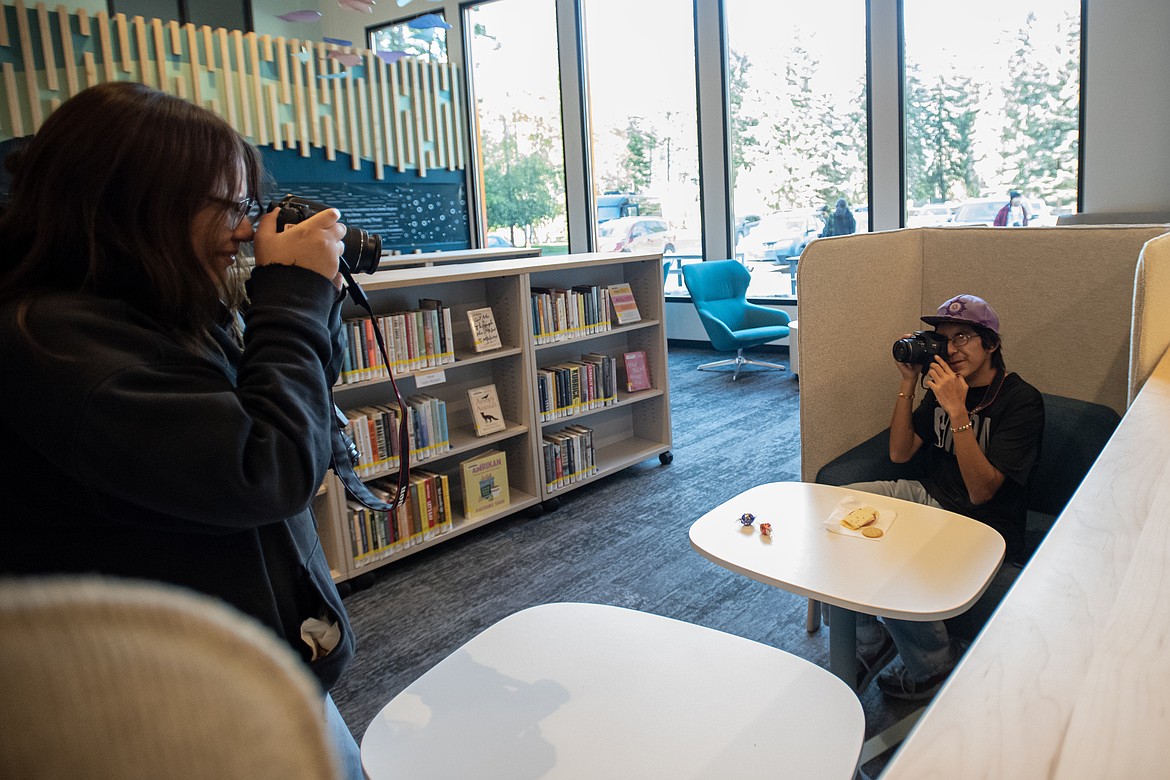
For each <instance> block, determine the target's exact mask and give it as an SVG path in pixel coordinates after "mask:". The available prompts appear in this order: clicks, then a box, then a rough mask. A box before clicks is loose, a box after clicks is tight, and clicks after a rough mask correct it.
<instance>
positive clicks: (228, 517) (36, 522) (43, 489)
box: [0, 82, 362, 780]
mask: <svg viewBox="0 0 1170 780" xmlns="http://www.w3.org/2000/svg"><path fill="white" fill-rule="evenodd" d="M7 164H8V166H9V169H10V171H11V172H12V183H11V192H10V201H9V204H8V206H7V208H6V209H5V210H4V212H3V214H2V215H0V362H2V363H3V365H4V366H5V381H4V382H3V383H0V442H3V444H2V445H0V446H2V448H3V452H4V462H5V463H6V464H8V465H7V466H6V467H5V468H4V469H3V470H2V471H0V503H2V504H3V506H4V520H3V529H4V543H3V544H0V574H4V575H21V574H53V573H82V572H87V573H98V574H104V575H111V576H117V577H126V578H131V579H145V580H156V581H163V582H168V583H172V584H176V585H178V586H181V587H187V588H191V589H193V590H196V591H201V592H203V593H206V594H210V595H212V596H214V597H218V598H220V599H222V600H223V601H224V602H227V603H228V604H229V605H231V606H234V607H235V608H237V609H239V610H240V611H242V612H244V613H245V614H248V615H250V616H251V617H253V618H255V619H256V620H258V621H260V622H261V623H262V624H264V625H265V626H267V627H268V628H269V629H270V630H271V631H273V632H274V633H275V634H276V635H277V636H278V637H279V638H280V639H281V640H283V641H284V642H285V643H286V644H287V645H288V646H289V647H290V648H292V650H293V651H294V652H295V653H297V655H298V656H299V657H300V658H301V659H302V660H303V661H304V663H305V666H306V668H307V669H308V671H309V672H310V673H312V674H313V675H314V676H315V678H316V679H317V681H318V683H319V684H320V687H321V690H322V693H323V696H324V701H323V703H324V712H325V715H326V721H327V724H328V726H329V729H330V732H331V733H332V735H333V737H334V741H335V743H336V744H337V747H338V752H339V754H340V756H341V758H342V764H343V766H344V768H345V771H346V777H348V778H353V779H354V780H357V778H361V777H362V772H361V764H360V756H359V754H358V749H357V744H356V742H355V741H354V739H353V737H352V735H351V734H350V732H349V731H348V729H347V728H346V726H345V723H344V722H343V721H342V719H341V716H340V714H339V713H338V711H337V708H336V706H334V704H333V702H332V700H331V699H330V698H329V696H328V691H329V689H330V688H331V687H332V686H333V685H334V683H336V682H337V680H338V679H339V678H340V676H341V674H342V672H343V670H344V669H345V668H346V666H347V665H348V664H349V662H350V660H351V659H352V657H353V653H354V647H355V643H354V637H353V632H352V629H351V628H350V623H349V619H348V617H347V615H346V611H345V607H344V605H343V604H342V601H341V598H340V596H339V594H338V592H337V588H336V586H335V585H334V583H333V580H332V578H331V576H330V571H329V566H328V564H327V563H326V561H325V557H324V555H323V553H322V550H321V541H320V539H319V538H318V536H317V530H316V526H315V523H314V519H313V515H312V511H311V508H310V507H311V503H312V501H313V498H314V496H315V495H316V492H317V490H318V487H319V486H320V484H321V481H322V478H323V477H324V475H325V472H326V470H327V469H328V468H329V466H330V462H331V436H332V435H333V433H334V430H333V429H334V426H335V425H336V423H335V422H334V418H333V415H332V411H333V406H332V402H331V400H330V392H329V391H330V387H331V386H332V384H333V382H334V380H335V379H336V378H337V376H338V372H339V370H340V366H341V359H342V354H343V353H342V350H341V347H340V340H339V339H340V333H341V314H340V307H341V297H342V294H343V293H342V287H343V280H342V277H341V276H340V275H339V273H338V258H339V257H340V256H341V255H342V253H343V251H344V246H343V243H342V237H343V236H344V234H345V226H344V225H343V224H342V223H341V222H339V221H338V220H339V218H340V214H339V212H338V211H337V210H336V209H328V210H323V211H321V212H320V213H318V214H316V215H314V216H312V217H310V218H308V219H306V220H304V221H303V222H300V223H298V224H295V225H290V226H289V227H287V228H286V229H285V230H283V231H282V232H277V227H276V221H277V216H276V214H275V213H274V212H271V213H268V214H264V215H263V216H260V215H259V210H258V209H257V208H256V206H257V202H256V198H257V197H258V196H259V194H260V192H261V183H262V169H261V162H260V156H259V153H258V152H257V150H256V149H255V148H254V147H252V146H251V145H250V144H248V143H247V142H246V141H245V140H244V139H243V137H241V136H240V135H239V134H238V133H236V132H235V131H234V130H233V129H232V128H231V127H230V126H229V125H228V124H227V123H226V122H225V121H223V120H222V119H221V118H219V117H218V116H216V115H215V114H213V113H211V112H210V111H207V110H205V109H203V108H200V107H198V106H196V105H194V104H192V103H190V102H188V101H186V100H182V99H180V98H177V97H173V96H171V95H167V94H164V93H162V92H159V91H156V90H154V89H152V88H150V87H147V86H144V85H142V84H136V83H131V82H122V83H108V84H103V85H99V86H95V87H91V88H89V89H86V90H83V91H82V92H80V93H78V94H77V95H76V96H74V97H72V98H71V99H69V100H67V101H66V102H65V103H64V104H62V105H61V106H60V107H59V108H58V109H57V110H56V111H55V112H53V113H52V114H51V115H50V116H49V117H48V119H47V120H46V121H45V123H44V125H43V126H42V128H41V129H40V130H39V131H38V132H37V133H36V135H35V136H34V137H33V138H32V139H31V140H30V141H28V142H27V143H26V144H25V145H24V146H23V148H21V149H20V150H18V151H17V152H16V153H15V154H14V156H12V157H10V158H9V159H8V161H7ZM252 219H256V220H257V224H256V226H255V227H253V222H252ZM250 242H254V253H255V269H254V270H253V271H252V272H251V274H250V278H248V279H247V281H246V283H245V281H244V276H245V274H244V272H243V270H242V269H241V267H240V263H239V260H238V258H239V254H240V252H241V250H242V248H243V245H244V244H247V243H250Z"/></svg>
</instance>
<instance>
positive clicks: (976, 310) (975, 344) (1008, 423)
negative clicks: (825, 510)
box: [850, 295, 1044, 700]
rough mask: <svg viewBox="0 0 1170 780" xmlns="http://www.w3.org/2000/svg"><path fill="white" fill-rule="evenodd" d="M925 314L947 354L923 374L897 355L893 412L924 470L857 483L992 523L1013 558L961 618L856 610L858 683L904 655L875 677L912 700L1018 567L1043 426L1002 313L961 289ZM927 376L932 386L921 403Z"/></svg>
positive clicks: (905, 448)
mask: <svg viewBox="0 0 1170 780" xmlns="http://www.w3.org/2000/svg"><path fill="white" fill-rule="evenodd" d="M922 320H923V322H926V323H927V324H929V325H933V326H935V330H936V332H937V333H938V334H939V335H940V336H943V337H945V338H946V339H947V343H946V345H945V347H944V354H945V355H946V359H945V360H944V359H943V358H942V357H941V356H935V358H934V361H933V363H932V364H931V365H930V367H929V369H928V370H927V371H926V372H925V374H923V373H922V369H921V368H920V367H919V366H918V365H910V364H906V363H896V365H897V367H898V371H899V373H900V374H901V384H900V387H899V390H898V393H897V396H896V397H895V403H894V412H893V416H892V419H891V421H890V453H889V454H890V459H891V460H892V461H894V462H895V463H905V462H907V461H909V460H910V459H911V458H912V457H914V456H915V455H916V454H917V453H918V452H919V450H921V449H923V448H925V452H924V453H923V455H924V460H925V463H924V465H923V472H922V477H921V479H920V480H917V481H916V480H897V481H883V482H863V483H857V484H854V485H851V486H850V487H851V488H852V489H854V490H857V491H860V492H868V493H876V494H880V495H887V496H892V497H894V498H900V499H904V500H907V501H914V502H916V503H919V504H926V505H928V506H933V507H939V508H942V509H946V510H948V511H951V512H957V513H959V514H963V515H966V516H968V517H971V518H974V519H975V520H979V521H981V522H983V523H986V524H987V525H989V526H991V527H992V528H994V529H995V530H996V531H998V532H999V533H1000V534H1001V535H1002V536H1003V537H1004V541H1005V542H1006V546H1007V551H1006V555H1005V559H1004V560H1005V561H1006V562H1007V563H1005V564H1004V565H1003V566H1002V567H1001V568H1000V571H999V572H998V574H997V575H996V577H995V579H994V580H993V583H992V585H991V586H989V588H988V590H987V592H986V593H985V594H984V596H983V597H982V598H981V599H980V601H979V602H977V603H976V604H975V605H974V606H973V607H972V609H971V610H970V611H969V613H968V614H967V615H964V616H960V617H959V618H956V619H954V621H947V622H944V621H934V622H913V621H906V620H897V619H892V618H883V619H882V622H879V621H878V619H877V618H876V617H874V616H872V615H869V616H867V615H859V616H858V634H857V635H858V656H859V661H860V665H859V669H860V671H859V681H858V684H859V690H860V689H861V687H862V686H864V685H868V683H869V681H870V680H872V679H873V677H874V675H877V673H878V672H879V671H880V670H881V669H882V667H884V666H886V665H887V664H889V663H890V662H891V661H893V659H894V656H895V655H898V656H900V660H899V661H897V662H896V663H894V665H893V666H891V667H890V668H888V669H886V670H885V671H882V672H881V674H880V675H878V676H877V680H878V687H879V688H880V689H881V690H882V692H883V693H885V694H887V695H889V696H892V697H894V698H899V699H908V700H920V699H925V698H929V697H930V696H932V695H933V694H934V693H935V691H937V690H938V688H939V686H940V685H942V682H943V680H945V679H946V677H947V675H948V674H949V673H950V671H951V669H952V668H954V665H955V663H956V662H957V661H958V658H959V655H960V653H961V647H960V644H959V641H960V640H959V638H958V636H957V634H956V635H954V636H952V633H955V632H953V631H952V629H962V628H968V633H969V634H970V635H971V636H973V635H974V631H971V630H970V629H969V626H970V624H971V622H972V621H975V622H978V621H979V620H980V619H982V620H985V619H986V617H987V616H989V615H990V613H991V610H993V609H994V607H995V604H996V603H998V601H999V599H1001V598H1002V597H1003V594H1004V593H1006V591H1007V588H1008V587H1009V586H1010V584H1011V581H1012V580H1013V579H1014V577H1015V575H1016V574H1017V573H1018V572H1019V565H1018V563H1016V562H1018V561H1021V560H1022V559H1023V554H1024V525H1025V519H1026V516H1027V482H1028V478H1029V476H1030V473H1031V471H1032V467H1033V466H1034V465H1035V463H1036V460H1037V458H1038V456H1039V449H1040V439H1041V436H1042V434H1043V430H1044V404H1043V400H1042V399H1041V396H1040V393H1039V391H1037V390H1036V388H1034V387H1032V386H1031V385H1029V384H1028V383H1027V382H1025V381H1024V380H1023V379H1022V378H1021V377H1020V376H1019V375H1018V374H1015V373H1011V372H1008V371H1007V369H1006V366H1005V363H1004V358H1003V346H1002V343H1001V340H1000V336H999V330H1000V323H999V316H998V315H997V314H996V313H995V310H994V309H992V308H991V306H990V305H989V304H988V303H987V302H986V301H984V300H983V299H982V298H980V297H978V296H975V295H958V296H955V297H954V298H951V299H950V300H948V301H946V302H945V303H943V304H942V306H940V307H939V308H938V312H937V314H933V315H928V316H924V317H922ZM920 379H921V380H922V382H923V384H924V385H925V387H926V395H925V396H924V397H923V399H922V403H921V404H919V405H918V408H917V409H913V408H912V407H913V404H914V397H915V394H916V390H917V388H918V385H919V380H920ZM975 630H977V628H976V629H975ZM959 633H961V631H960V632H959Z"/></svg>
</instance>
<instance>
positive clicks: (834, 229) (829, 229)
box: [821, 198, 857, 238]
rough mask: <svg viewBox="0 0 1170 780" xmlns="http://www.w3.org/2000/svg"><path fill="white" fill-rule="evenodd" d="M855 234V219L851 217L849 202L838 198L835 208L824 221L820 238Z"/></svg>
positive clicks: (851, 211)
mask: <svg viewBox="0 0 1170 780" xmlns="http://www.w3.org/2000/svg"><path fill="white" fill-rule="evenodd" d="M856 232H857V219H856V218H855V217H854V216H853V210H852V209H851V208H849V202H848V201H847V200H845V199H844V198H838V199H837V208H836V209H834V210H833V211H832V212H831V213H830V214H829V215H828V216H827V218H826V219H825V232H824V233H822V234H821V235H822V237H824V238H828V237H829V236H849V235H853V234H854V233H856Z"/></svg>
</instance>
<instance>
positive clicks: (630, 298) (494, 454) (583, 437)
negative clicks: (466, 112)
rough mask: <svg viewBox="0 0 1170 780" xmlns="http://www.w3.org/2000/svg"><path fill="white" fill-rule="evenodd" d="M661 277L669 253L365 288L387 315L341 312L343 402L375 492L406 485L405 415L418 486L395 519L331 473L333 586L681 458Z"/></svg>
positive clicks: (539, 261) (391, 279)
mask: <svg viewBox="0 0 1170 780" xmlns="http://www.w3.org/2000/svg"><path fill="white" fill-rule="evenodd" d="M661 269H662V266H661V259H660V257H659V256H658V255H633V256H631V255H569V256H562V257H559V258H535V259H530V258H525V259H516V260H507V261H496V262H491V263H472V264H466V265H458V266H446V267H432V268H411V269H396V270H391V271H381V272H378V273H376V274H373V275H370V276H367V277H359V278H358V281H359V283H361V284H362V287H363V288H364V289H365V291H366V293H367V296H368V297H369V299H370V301H371V304H372V306H373V308H374V312H375V315H376V316H375V318H374V319H372V320H371V319H369V318H368V317H364V316H362V312H361V311H360V310H358V309H356V308H354V309H352V310H351V309H350V308H349V307H348V305H347V308H346V309H345V310H344V311H343V316H345V317H346V319H347V322H346V327H345V336H346V356H345V358H346V359H345V365H344V368H343V372H342V377H341V379H340V380H339V382H338V384H337V385H336V386H335V387H334V397H335V400H336V402H337V404H338V405H339V407H340V408H341V409H342V410H343V412H344V413H345V415H346V417H347V419H348V420H349V424H348V426H347V428H346V431H347V433H348V434H349V436H350V438H351V439H352V440H353V441H354V444H355V447H356V449H357V450H358V453H359V463H358V465H357V466H356V468H355V471H356V472H357V474H358V476H359V477H360V478H361V479H362V481H364V482H365V483H366V484H367V486H368V487H370V489H371V491H372V492H374V493H375V495H381V496H384V497H390V496H393V495H394V493H395V492H396V490H397V481H398V471H399V464H400V462H401V458H402V456H403V455H402V453H401V452H399V451H398V449H399V444H398V436H397V431H398V426H399V425H400V424H401V422H402V420H403V418H405V423H406V425H407V428H408V433H409V436H408V438H409V458H410V472H409V473H410V476H411V480H410V484H409V485H408V487H407V489H408V490H409V494H408V497H407V500H406V502H405V504H404V506H402V507H399V509H398V510H396V511H395V512H390V513H387V512H379V511H374V510H370V509H367V508H366V507H364V506H362V505H361V504H359V503H357V502H356V501H354V500H352V499H350V498H348V497H347V496H346V494H345V491H344V488H343V487H342V485H341V482H340V480H339V479H337V478H336V476H334V475H333V474H332V473H331V474H330V475H329V476H328V477H327V478H326V480H325V483H324V485H323V486H322V489H321V491H320V492H319V493H318V495H317V497H316V498H315V500H314V509H315V512H316V514H317V517H318V523H319V526H320V527H319V530H320V534H321V538H322V547H323V549H324V551H325V554H326V557H327V559H328V560H329V564H330V567H331V568H332V569H333V572H334V577H335V579H337V580H338V581H343V580H347V579H351V578H353V577H357V576H360V575H362V574H364V573H366V572H369V571H372V570H374V569H376V568H377V567H379V566H383V565H385V564H387V563H390V562H393V561H394V560H398V559H400V558H402V557H404V556H407V555H411V554H413V553H415V552H418V551H419V550H423V549H426V548H427V547H431V546H433V545H435V544H439V543H442V542H443V541H445V540H447V539H450V538H452V537H453V536H456V535H459V534H462V533H465V532H466V531H469V530H471V529H473V528H476V527H479V526H481V525H483V524H485V523H490V522H492V521H494V520H497V519H500V518H502V517H506V516H508V515H510V514H513V513H515V512H517V511H520V510H522V509H525V508H527V507H531V506H533V505H535V504H538V503H541V502H544V501H546V500H547V499H548V498H549V497H550V496H555V495H557V494H558V493H559V492H562V491H564V490H567V489H570V488H575V487H577V486H579V485H582V484H585V483H587V482H589V481H591V480H594V479H596V478H599V477H601V476H604V475H605V474H608V473H612V472H613V471H615V470H618V469H621V468H625V467H626V466H629V465H631V464H633V463H637V462H639V461H642V460H646V459H647V458H651V457H654V456H655V455H658V456H659V457H669V456H668V455H665V456H664V453H669V449H670V446H671V437H670V414H669V409H670V405H669V393H668V390H667V383H666V376H667V375H666V337H665V331H664V328H663V325H662V322H663V319H662V314H663V301H662V286H661V285H662V270H661ZM569 293H572V294H571V295H570V294H569ZM538 295H547V296H549V297H548V299H547V300H545V301H543V302H538V301H537V296H538ZM538 306H543V309H540V308H538ZM619 315H620V316H619ZM542 317H543V319H542ZM542 324H543V326H548V327H550V328H551V329H550V330H548V331H547V332H545V333H544V336H547V338H544V337H541V335H540V332H539V331H538V330H537V329H538V328H540V327H542ZM375 330H377V331H378V332H379V333H381V334H382V336H383V338H384V341H385V343H386V347H387V353H388V354H387V358H382V357H381V356H380V354H379V350H378V349H377V346H376V338H375ZM538 341H539V343H538ZM387 364H389V365H390V366H392V367H393V374H394V381H395V383H396V384H397V386H398V390H399V392H400V394H401V396H402V398H403V400H404V402H405V409H399V408H398V405H397V403H396V400H395V398H394V393H393V391H392V389H391V382H390V378H389V377H390V371H389V369H388V368H387ZM566 393H567V394H566ZM554 452H555V455H556V460H555V461H554V460H553V458H552V455H553V453H554Z"/></svg>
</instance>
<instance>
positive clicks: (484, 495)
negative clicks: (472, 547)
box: [459, 450, 511, 519]
mask: <svg viewBox="0 0 1170 780" xmlns="http://www.w3.org/2000/svg"><path fill="white" fill-rule="evenodd" d="M459 471H460V473H461V474H462V476H463V514H464V516H465V517H467V518H468V519H472V518H476V517H482V516H484V515H487V514H491V513H492V512H497V511H499V510H501V509H504V508H505V507H507V506H508V504H509V503H510V502H511V499H510V497H509V495H508V458H507V455H505V454H504V453H503V452H501V451H500V450H488V451H486V452H482V453H480V454H479V455H476V456H475V457H474V458H468V459H467V460H465V461H463V462H462V463H460V464H459Z"/></svg>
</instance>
